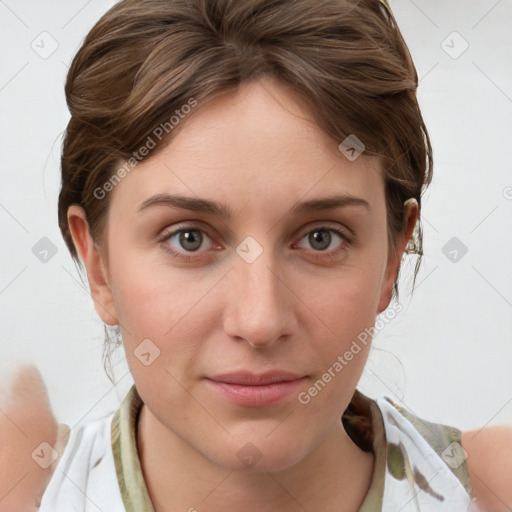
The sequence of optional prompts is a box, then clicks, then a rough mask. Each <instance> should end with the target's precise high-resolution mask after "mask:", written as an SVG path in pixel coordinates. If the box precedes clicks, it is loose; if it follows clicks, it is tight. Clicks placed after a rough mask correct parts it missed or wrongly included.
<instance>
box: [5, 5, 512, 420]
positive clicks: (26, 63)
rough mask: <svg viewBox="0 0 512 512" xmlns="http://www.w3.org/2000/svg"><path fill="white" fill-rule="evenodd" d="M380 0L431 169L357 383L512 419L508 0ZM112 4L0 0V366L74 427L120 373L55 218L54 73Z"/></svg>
mask: <svg viewBox="0 0 512 512" xmlns="http://www.w3.org/2000/svg"><path fill="white" fill-rule="evenodd" d="M390 4H391V7H392V8H393V10H394V12H395V16H396V18H397V20H398V23H399V25H400V27H401V30H402V33H403V35H404V38H405V40H406V42H407V44H408V45H409V47H410V50H411V53H412V55H413V58H414V59H415V62H416V66H417V69H418V74H419V77H420V89H419V98H420V105H421V107H422V110H423V115H424V117H425V120H426V123H427V127H428V129H429V131H430V134H431V138H432V142H433V147H434V161H435V168H434V181H433V184H432V186H431V188H430V189H429V190H428V192H427V193H426V194H425V196H424V204H423V215H424V220H423V226H424V237H425V241H424V244H425V256H424V262H423V266H422V269H421V272H420V275H419V277H418V280H417V288H416V290H415V291H414V294H413V295H411V294H410V292H411V286H410V276H411V269H412V263H414V260H411V265H410V266H409V267H408V266H407V265H404V268H403V271H404V272H403V275H404V279H403V281H402V283H401V284H402V287H401V303H402V304H403V306H404V309H403V311H402V312H401V313H400V314H399V315H398V316H397V317H396V318H395V319H393V320H392V321H391V322H389V323H388V324H387V325H386V327H385V328H384V329H383V330H382V331H381V332H380V333H379V334H378V336H377V337H376V339H375V347H376V348H379V349H382V350H374V351H373V352H372V355H371V357H370V361H369V363H368V367H367V370H366V371H365V374H364V376H363V379H362V381H361V386H360V388H361V389H362V390H363V391H365V392H367V393H368V394H371V395H375V394H378V393H386V394H388V395H389V396H391V397H392V398H394V399H395V400H396V401H399V402H400V401H401V402H403V403H404V404H405V405H407V406H408V407H409V408H410V409H412V410H413V412H415V413H416V414H417V415H420V416H422V417H424V418H426V419H429V420H431V421H436V422H442V423H446V424H451V425H455V426H458V427H459V428H475V427H482V426H484V425H487V424H503V423H508V424H510V425H512V372H511V368H512V335H511V332H512V269H511V263H512V258H511V256H512V221H511V220H512V166H511V163H512V156H511V153H510V148H511V141H512V59H511V58H510V55H511V50H512V32H511V31H510V29H509V27H510V20H511V19H512V3H511V1H510V0H501V1H496V0H478V1H477V0H471V1H468V0H465V1H464V2H450V3H448V2H445V1H442V0H424V1H422V0H415V1H414V2H413V1H412V0H391V1H390ZM111 5H113V2H101V1H97V0H96V1H95V0H92V1H91V0H90V1H89V2H85V1H76V0H74V1H58V2H57V1H52V2H44V3H43V2H35V1H26V0H25V1H16V2H14V0H6V1H2V2H0V24H1V25H0V26H1V28H0V34H2V35H1V39H2V41H1V57H0V58H1V76H0V108H1V112H2V115H1V118H0V130H1V132H0V136H1V139H0V140H1V142H2V151H1V152H0V159H1V164H0V172H1V189H0V229H1V234H2V243H1V245H0V247H1V249H0V250H1V265H0V312H1V313H0V314H1V326H2V330H1V333H2V334H1V336H2V337H1V352H0V360H1V362H0V372H1V373H2V374H3V376H4V378H5V376H6V375H7V372H8V370H9V369H10V368H13V367H14V366H16V365H17V364H19V363H20V362H22V361H31V362H34V363H36V364H37V366H38V367H39V369H40V370H41V372H42V374H43V377H44V379H45V381H46V383H47V385H48V389H49V393H50V397H51V400H52V404H53V407H54V411H55V414H56V416H57V418H58V420H59V421H63V422H66V423H68V424H69V425H70V426H74V425H76V424H77V423H78V422H80V421H82V420H86V419H89V418H92V417H94V416H97V415H100V414H103V413H104V412H105V411H109V410H111V409H113V408H115V407H117V405H118V403H119V400H120V399H121V398H122V397H123V396H124V394H125V393H126V391H127V390H128V388H129V386H130V384H131V377H130V375H129V374H127V373H126V366H125V365H124V363H123V362H122V361H121V362H120V363H119V364H118V365H117V366H116V377H117V378H118V379H119V380H120V382H119V385H118V386H117V388H114V387H113V386H112V384H111V383H110V381H109V380H108V379H107V377H106V375H105V373H104V370H103V365H102V358H101V355H102V345H103V327H102V324H101V321H100V319H99V317H97V315H96V313H95V311H94V309H93V307H92V300H91V298H90V296H89V294H88V292H87V291H86V290H84V289H83V288H82V286H81V285H80V278H79V276H78V274H77V271H76V269H75V266H74V264H73V262H72V260H71V257H70V256H69V254H68V252H67V249H66V247H65V245H64V242H63V240H62V239H61V236H60V232H59V230H58V227H57V196H58V192H59V180H60V178H59V151H60V144H61V134H62V131H63V130H64V129H65V127H66V124H67V121H68V119H69V113H68V111H67V108H66V105H65V99H64V90H63V86H64V80H65V75H66V72H67V67H68V64H69V62H70V60H71V58H72V57H73V55H74V54H75V53H76V51H77V50H78V48H79V46H80V43H81V41H82V39H83V37H84V36H85V34H86V33H87V31H88V30H89V29H90V28H91V27H92V26H93V24H94V23H95V22H96V21H97V20H98V19H99V17H100V16H101V15H102V14H103V13H104V12H105V11H106V10H107V9H108V8H109V7H110V6H111ZM44 31H46V32H48V33H49V34H51V38H53V39H54V40H55V41H57V43H58V48H57V49H56V50H55V51H54V53H52V54H51V55H50V56H48V57H47V58H46V59H43V58H41V57H40V56H39V55H38V54H37V53H36V52H35V51H34V50H33V49H32V47H31V45H34V46H35V45H36V44H38V45H39V46H40V47H41V46H42V45H43V43H41V40H42V39H41V38H46V39H45V42H44V45H45V46H44V47H45V48H46V50H49V49H50V48H51V39H50V38H49V36H47V35H43V36H41V35H40V34H41V33H42V32H44ZM454 31H456V32H458V33H459V34H460V36H459V35H457V34H453V32H454ZM443 41H444V42H443ZM466 44H468V45H469V46H468V48H467V50H466V51H464V53H462V54H461V55H458V54H459V53H460V52H461V51H462V50H463V49H464V47H465V45H466ZM445 50H447V51H448V52H449V53H451V56H450V55H449V53H447V51H445ZM454 56H457V58H454ZM42 237H48V238H49V239H50V240H51V241H52V242H53V243H54V244H55V245H56V247H57V253H56V255H55V256H54V257H52V258H51V259H50V260H49V261H48V262H46V263H42V262H41V261H39V259H37V258H36V257H35V255H34V254H33V253H32V247H33V246H34V245H35V244H36V243H37V242H38V241H39V240H40V239H41V238H42ZM452 237H457V238H458V239H459V240H460V242H462V243H463V244H464V245H465V246H466V247H467V249H468V251H467V253H466V254H465V255H464V256H463V257H460V253H459V258H458V261H456V262H453V261H451V260H450V259H449V258H448V257H447V256H445V254H444V253H443V251H442V249H443V247H444V246H445V244H446V243H447V242H448V241H449V240H450V239H451V238H452ZM408 269H409V270H408Z"/></svg>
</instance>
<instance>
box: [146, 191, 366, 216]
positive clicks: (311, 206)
mask: <svg viewBox="0 0 512 512" xmlns="http://www.w3.org/2000/svg"><path fill="white" fill-rule="evenodd" d="M155 205H164V206H170V207H174V208H180V209H182V210H189V211H193V212H202V213H210V214H212V215H215V216H217V217H220V218H221V219H229V218H230V217H231V216H232V212H231V210H230V208H229V207H228V206H227V205H225V204H222V203H218V202H216V201H211V200H209V199H202V198H199V197H186V196H182V195H176V194H174V195H171V194H156V195H154V196H151V197H150V198H148V199H146V200H145V201H143V202H142V203H141V204H140V205H139V207H138V208H137V212H141V211H142V210H145V209H146V208H149V207H150V206H155ZM347 206H362V207H364V208H365V209H366V210H367V211H368V212H371V211H372V208H371V206H370V204H369V203H368V201H366V200H365V199H362V198H361V197H355V196H352V195H350V194H338V195H333V196H329V197H323V198H320V199H310V200H308V201H299V202H297V203H295V204H294V205H293V206H292V208H291V209H290V213H292V214H293V215H301V214H306V213H312V212H318V211H325V210H333V209H335V208H342V207H347Z"/></svg>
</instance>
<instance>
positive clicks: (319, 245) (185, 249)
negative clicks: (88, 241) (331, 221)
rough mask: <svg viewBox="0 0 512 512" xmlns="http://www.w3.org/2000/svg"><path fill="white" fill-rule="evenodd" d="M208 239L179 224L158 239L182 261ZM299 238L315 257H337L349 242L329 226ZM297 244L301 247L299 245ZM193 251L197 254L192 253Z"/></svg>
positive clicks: (203, 248)
mask: <svg viewBox="0 0 512 512" xmlns="http://www.w3.org/2000/svg"><path fill="white" fill-rule="evenodd" d="M336 239H339V240H341V243H338V247H337V248H334V249H332V250H327V249H328V248H329V246H331V245H332V243H333V241H334V242H335V241H336ZM208 240H210V242H211V238H210V236H209V235H208V233H207V232H206V231H205V230H204V229H201V228H199V227H198V226H179V227H178V228H177V229H173V230H166V231H164V232H163V233H162V235H161V237H160V238H159V239H158V241H159V242H160V243H161V244H162V245H163V247H164V249H165V251H166V252H167V253H169V254H170V255H171V256H172V257H174V258H180V259H182V260H184V261H190V260H194V259H197V258H199V257H200V254H201V253H202V252H205V251H206V252H207V249H208V245H210V246H213V245H215V244H213V243H210V244H208ZM300 240H301V242H302V240H306V243H308V244H309V245H310V246H311V247H312V249H313V251H312V257H313V258H317V259H326V258H327V259H329V258H336V257H339V256H340V253H341V252H343V251H344V250H346V249H347V246H348V245H349V244H350V243H351V239H350V237H349V236H348V235H347V234H346V233H344V231H342V230H341V229H339V228H334V227H331V226H318V227H315V228H314V229H310V230H309V231H307V232H306V233H305V234H304V235H303V236H302V237H301V238H300ZM298 246H299V247H301V246H300V245H298ZM302 248H303V247H302ZM194 253H199V254H197V255H194ZM315 253H316V254H315Z"/></svg>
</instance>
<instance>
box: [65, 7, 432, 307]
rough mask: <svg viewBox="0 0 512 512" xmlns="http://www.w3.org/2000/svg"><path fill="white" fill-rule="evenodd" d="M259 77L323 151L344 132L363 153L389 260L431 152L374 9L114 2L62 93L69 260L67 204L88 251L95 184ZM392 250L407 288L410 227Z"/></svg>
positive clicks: (98, 228) (380, 10) (412, 90)
mask: <svg viewBox="0 0 512 512" xmlns="http://www.w3.org/2000/svg"><path fill="white" fill-rule="evenodd" d="M262 76H269V77H272V78H274V79H276V80H278V81H279V82H280V83H281V84H284V85H286V86H288V87H289V88H290V90H292V91H293V92H295V93H297V94H298V95H299V96H300V97H301V98H302V99H303V101H304V102H305V104H306V105H307V106H308V107H309V110H310V113H311V115H312V116H313V118H314V119H315V121H316V122H317V124H318V126H319V127H320V128H321V129H323V130H324V131H325V133H326V134H328V135H329V136H331V137H332V138H333V139H334V140H335V141H337V143H340V142H341V141H343V140H344V139H345V138H346V137H347V136H349V135H352V134H353V135H355V136H356V137H357V138H358V139H360V140H361V141H362V142H363V143H364V145H365V151H364V153H365V154H368V155H378V156H380V157H381V158H382V161H383V163H384V172H385V190H386V208H387V225H388V238H389V247H390V250H396V245H395V242H396V239H397V236H398V235H399V234H400V233H401V232H402V231H403V229H404V227H405V226H404V216H403V212H404V201H406V200H407V199H409V198H411V197H412V198H416V200H417V201H418V205H419V207H420V212H421V195H422V193H423V191H424V188H425V187H426V186H427V185H428V184H429V183H430V181H431V179H432V149H431V145H430V140H429V136H428V133H427V130H426V128H425V125H424V122H423V118H422V116H421V112H420V109H419V106H418V102H417V98H416V89H417V86H418V77H417V73H416V69H415V67H414V64H413V62H412V60H411V57H410V54H409V51H408V49H407V46H406V44H405V42H404V40H403V38H402V35H401V33H400V31H399V29H398V27H397V25H396V22H395V20H394V18H393V15H392V13H391V11H390V9H389V7H388V6H387V5H386V4H385V2H383V1H379V0H314V1H312V0H124V1H121V2H119V3H118V4H116V5H114V6H113V7H112V8H111V9H110V10H109V11H108V12H107V13H106V14H104V15H103V16H102V18H101V19H100V20H99V21H98V22H97V23H96V25H95V26H94V27H93V28H92V29H91V31H90V32H89V33H88V35H87V36H86V38H85V40H84V42H83V44H82V46H81V48H80V49H79V51H78V53H77V54H76V56H75V57H74V59H73V62H72V63H71V66H70V68H69V72H68V76H67V81H66V86H65V92H66V99H67V104H68V107H69V110H70V112H71V119H70V121H69V124H68V126H67V129H66V133H65V138H64V142H63V149H62V159H61V165H62V189H61V192H60V196H59V206H58V215H59V226H60V229H61V232H62V235H63V237H64V240H65V241H66V244H67V246H68V248H69V250H70V252H71V255H72V256H73V258H74V260H75V261H76V262H78V263H79V260H78V256H77V253H76V250H75V247H74V245H73V241H72V238H71V236H70V232H69V227H68V223H67V218H66V215H67V209H68V207H69V206H70V205H72V204H78V205H81V206H82V207H83V208H84V210H85V213H86V217H87V220H88V223H89V228H90V232H91V236H92V237H93V239H94V240H96V241H100V240H101V234H102V232H103V228H104V223H105V219H106V213H107V211H108V204H109V201H108V198H109V197H108V193H107V194H105V192H104V191H105V190H106V189H105V187H104V185H105V184H106V183H107V182H108V181H109V179H110V180H112V177H115V176H114V175H115V173H116V170H118V169H119V166H120V164H122V163H125V162H128V161H131V160H130V159H132V160H133V159H134V154H137V151H138V150H139V149H140V148H141V147H142V146H144V145H145V144H146V143H147V140H148V137H151V138H152V140H153V141H155V139H157V138H156V137H155V136H154V133H155V129H156V128H157V127H159V126H160V127H166V129H164V130H160V131H161V132H162V134H161V137H160V139H161V140H160V139H158V140H157V141H156V142H157V147H155V148H154V149H152V150H151V155H154V154H156V151H158V150H159V149H162V148H163V147H165V146H166V145H167V144H169V143H170V141H171V140H172V139H173V137H174V135H175V134H176V133H177V130H179V128H180V127H181V126H182V125H183V124H184V123H186V116H185V121H183V122H180V123H179V124H177V126H176V127H175V128H174V127H172V129H171V128H169V126H170V123H169V119H170V118H171V116H172V115H173V114H174V113H178V112H182V111H181V109H182V107H183V105H186V104H187V103H190V101H191V99H193V100H194V101H196V102H197V104H198V105H200V106H202V105H205V104H206V103H207V102H209V101H211V100H213V99H215V98H216V97H218V96H219V95H220V94H223V93H226V92H230V91H234V90H235V89H236V88H237V87H238V86H239V85H240V84H241V83H243V82H246V81H248V80H254V79H257V78H259V77H262ZM189 115H193V112H191V113H190V114H189ZM180 117H183V116H181V115H180ZM166 123H167V124H166ZM167 128H169V129H167ZM159 133H160V132H159ZM125 172H126V169H125ZM117 177H119V175H118V176H117ZM102 187H103V188H102ZM99 189H101V190H102V191H103V192H102V195H105V197H104V198H98V192H97V191H98V190H99ZM95 191H96V192H95ZM406 252H408V253H415V254H417V255H418V256H419V257H418V260H417V262H416V267H415V272H414V278H416V275H417V272H418V269H419V265H420V263H421V256H422V254H423V246H422V230H421V222H420V220H419V219H418V223H417V225H416V230H415V233H414V234H413V237H412V238H411V241H410V242H409V244H408V246H407V248H406ZM413 286H414V284H413ZM393 295H394V296H395V297H396V298H398V275H397V279H396V281H395V283H394V286H393Z"/></svg>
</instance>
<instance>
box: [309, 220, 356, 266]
mask: <svg viewBox="0 0 512 512" xmlns="http://www.w3.org/2000/svg"><path fill="white" fill-rule="evenodd" d="M333 233H334V236H333ZM336 238H338V239H340V240H341V244H338V247H337V248H334V249H332V250H327V249H328V248H329V246H331V244H332V242H333V241H334V242H335V241H336ZM302 240H306V242H307V243H308V244H309V245H310V246H311V247H312V248H313V249H314V252H315V253H317V254H314V255H313V257H315V258H333V257H336V256H338V255H339V254H340V253H341V252H342V251H344V250H345V249H346V248H347V245H349V244H350V242H351V239H350V238H349V236H348V235H347V234H345V233H344V232H343V231H342V230H341V229H339V228H333V227H330V226H318V227H316V228H314V229H313V230H310V231H308V232H307V233H306V234H305V235H304V236H303V237H302V238H301V241H302ZM318 253H319V254H318Z"/></svg>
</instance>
